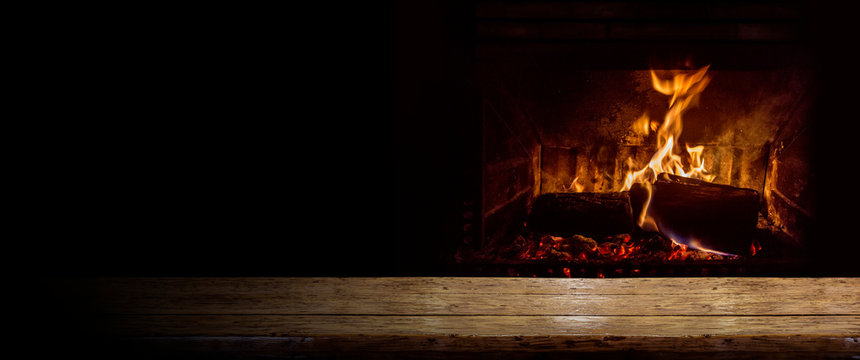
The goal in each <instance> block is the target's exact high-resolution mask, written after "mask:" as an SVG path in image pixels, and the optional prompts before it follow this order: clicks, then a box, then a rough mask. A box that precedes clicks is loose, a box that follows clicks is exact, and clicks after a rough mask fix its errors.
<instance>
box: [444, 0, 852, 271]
mask: <svg viewBox="0 0 860 360" xmlns="http://www.w3.org/2000/svg"><path fill="white" fill-rule="evenodd" d="M806 9H807V8H806V4H801V3H794V2H762V3H746V2H715V3H711V2H705V3H698V2H697V3H695V4H693V3H672V2H668V3H655V4H647V3H646V4H636V3H626V2H625V3H620V2H608V3H607V2H538V3H532V2H499V1H488V2H478V3H477V4H476V5H475V8H474V19H475V21H474V34H475V43H474V50H475V58H474V69H475V70H474V76H473V85H474V86H475V88H476V89H477V90H476V91H477V92H478V93H479V96H477V98H479V100H478V101H479V102H480V120H479V121H480V124H481V126H480V132H479V136H480V144H481V145H480V150H479V151H480V154H481V155H480V161H479V163H480V165H474V168H476V169H479V170H476V171H474V173H472V175H471V177H468V176H467V177H466V181H471V184H474V185H473V186H472V189H474V191H472V192H467V193H466V194H467V195H466V196H464V199H462V209H461V210H462V219H461V224H462V232H460V233H459V234H458V235H457V236H454V237H453V238H454V239H453V240H452V241H453V242H454V244H455V245H454V246H452V247H451V248H452V249H453V250H452V251H451V253H452V255H451V256H450V264H451V269H453V270H452V271H453V272H454V273H456V274H470V275H493V276H500V275H501V276H530V277H534V276H537V277H543V276H553V277H556V276H562V277H576V276H580V277H610V276H775V275H779V276H790V275H814V274H827V273H828V272H827V271H834V272H840V273H842V274H844V273H845V272H846V271H847V272H848V273H852V270H849V269H850V268H851V267H850V265H848V264H841V265H839V266H832V267H827V266H825V264H824V263H826V262H827V261H824V260H822V258H821V257H820V254H819V252H817V250H813V248H816V247H821V246H822V242H823V241H824V240H822V239H820V238H819V237H820V236H821V233H819V232H816V231H817V230H818V229H819V228H820V227H821V226H820V223H819V222H818V219H819V217H820V214H819V213H820V210H819V207H820V206H821V202H820V201H818V200H819V197H820V194H823V193H824V192H823V191H828V190H822V189H821V185H820V184H821V183H820V181H819V179H818V172H817V171H816V170H817V169H819V168H820V167H821V166H822V163H820V162H818V159H820V155H821V154H820V153H817V152H816V151H815V150H816V148H817V146H818V145H819V144H820V143H821V141H822V140H821V137H820V136H819V135H820V132H819V131H818V129H820V127H818V126H817V125H818V124H819V123H820V122H821V121H822V120H821V119H818V118H817V116H820V115H821V114H822V112H821V111H820V109H821V107H822V106H824V105H823V103H822V102H821V99H822V98H824V97H827V96H828V95H827V94H829V92H830V90H828V89H825V85H823V84H824V82H822V81H821V80H820V78H821V76H822V66H823V65H822V64H823V62H825V61H826V60H825V59H824V58H823V55H822V54H821V52H820V51H818V50H819V47H818V46H817V45H815V40H816V39H815V36H816V35H815V34H817V33H815V32H814V31H812V30H811V29H810V28H811V27H813V26H815V25H816V24H815V23H814V22H813V21H812V20H810V19H809V18H808V17H807V15H806V14H805V11H806ZM825 72H826V71H825ZM467 174H468V171H467ZM828 193H829V191H828ZM826 241H827V242H829V243H830V244H832V245H833V246H836V247H837V248H838V247H839V245H838V244H839V243H840V242H841V243H848V242H850V240H848V238H846V237H843V238H837V239H833V238H829V239H827V240H826ZM831 265H832V264H831ZM823 269H829V270H823Z"/></svg>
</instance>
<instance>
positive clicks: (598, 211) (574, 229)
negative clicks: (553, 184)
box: [527, 192, 633, 238]
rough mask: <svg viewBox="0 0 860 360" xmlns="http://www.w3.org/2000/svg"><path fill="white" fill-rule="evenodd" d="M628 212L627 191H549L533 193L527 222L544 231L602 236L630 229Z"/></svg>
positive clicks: (631, 226)
mask: <svg viewBox="0 0 860 360" xmlns="http://www.w3.org/2000/svg"><path fill="white" fill-rule="evenodd" d="M632 214H633V212H632V208H631V206H630V197H629V195H628V193H627V192H616V193H552V194H544V195H540V196H538V197H537V199H536V200H535V202H534V205H533V207H532V211H531V213H530V214H529V217H528V221H527V224H528V226H529V228H531V229H532V230H534V231H537V232H541V233H546V234H553V235H559V236H571V235H575V234H578V235H585V236H588V237H593V238H602V237H605V236H609V235H615V234H621V233H630V232H631V230H632V229H633V217H632Z"/></svg>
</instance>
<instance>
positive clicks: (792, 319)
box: [106, 315, 860, 337]
mask: <svg viewBox="0 0 860 360" xmlns="http://www.w3.org/2000/svg"><path fill="white" fill-rule="evenodd" d="M106 326H108V329H109V330H110V331H111V332H112V333H116V334H121V335H125V336H335V335H344V336H347V335H349V336H354V335H379V336H382V335H392V336H394V335H398V336H407V335H428V336H449V335H456V336H543V335H571V336H659V337H685V336H716V335H719V336H752V335H756V336H772V335H790V336H803V335H810V334H814V336H828V337H840V336H842V337H845V336H844V335H846V334H857V335H858V336H860V316H853V315H852V316H512V315H490V316H367V315H363V316H351V315H350V316H337V315H117V316H114V317H112V318H111V319H110V320H109V321H108V323H107V324H106ZM848 337H853V336H848Z"/></svg>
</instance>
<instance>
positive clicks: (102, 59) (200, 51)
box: [10, 1, 480, 275]
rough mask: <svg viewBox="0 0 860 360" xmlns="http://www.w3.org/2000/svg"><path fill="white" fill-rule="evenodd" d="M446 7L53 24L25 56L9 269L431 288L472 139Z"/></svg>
mask: <svg viewBox="0 0 860 360" xmlns="http://www.w3.org/2000/svg"><path fill="white" fill-rule="evenodd" d="M454 3H455V2H451V3H447V2H404V3H396V4H395V3H391V2H387V1H382V2H370V3H361V4H348V3H347V4H319V5H308V4H303V5H297V4H296V5H293V4H291V5H289V6H288V7H286V8H282V9H241V10H239V9H229V8H225V9H183V10H181V11H179V12H178V13H177V12H172V11H170V12H163V13H162V12H159V13H158V14H153V16H152V17H149V16H143V17H142V18H137V17H135V18H134V19H132V18H130V17H129V18H127V17H123V16H119V17H113V18H111V17H108V16H103V14H102V13H87V14H84V15H86V16H83V17H81V18H78V19H76V20H70V19H69V18H67V17H66V16H64V14H63V12H64V10H63V9H53V10H54V11H52V18H51V19H52V21H46V22H47V23H52V25H51V26H50V27H49V28H47V29H48V30H45V29H34V31H38V33H34V34H35V35H36V36H35V37H34V40H33V41H32V42H29V43H28V44H27V48H28V49H30V50H31V51H28V52H25V53H24V54H23V55H24V56H25V60H24V62H25V63H27V64H26V65H27V66H26V70H25V74H24V75H25V76H26V77H27V78H28V79H27V81H26V82H24V84H23V87H24V89H23V90H22V93H23V94H24V96H23V98H24V100H25V101H26V107H25V111H24V112H23V113H21V114H19V115H18V116H20V121H18V123H19V125H21V128H20V129H19V130H17V132H16V133H15V134H14V137H15V138H16V139H15V141H16V143H17V144H19V146H18V147H16V149H15V150H14V151H13V154H10V155H11V157H12V158H14V159H15V160H19V161H20V165H21V170H20V171H16V174H15V175H16V176H20V178H21V180H22V181H21V190H20V195H22V199H23V201H22V204H21V205H20V208H19V209H16V213H17V214H16V215H18V216H20V218H21V224H22V225H24V226H23V229H24V231H23V232H21V233H19V234H18V235H15V237H14V238H13V239H10V240H11V241H12V242H13V243H14V250H15V253H18V254H22V255H23V256H25V257H26V258H27V259H28V260H27V261H23V263H24V264H23V266H25V267H26V268H28V269H30V271H32V272H35V273H39V274H50V275H381V274H409V273H417V272H426V271H433V270H432V265H431V264H435V263H437V259H438V256H439V253H440V248H439V246H440V244H441V241H440V239H442V238H443V237H444V236H445V234H446V232H447V231H450V229H449V228H448V227H446V226H447V225H446V224H447V223H448V222H449V221H448V220H449V219H448V217H451V216H459V215H458V214H455V215H452V214H454V213H452V212H451V211H449V210H450V209H451V208H452V207H456V206H457V203H458V202H461V201H462V200H457V199H461V198H462V197H461V194H460V193H459V192H460V188H459V187H460V184H461V175H460V173H461V172H462V170H461V169H462V161H463V159H462V157H461V151H460V150H461V149H460V146H461V142H462V141H463V140H464V138H463V134H462V133H460V132H459V131H458V130H457V128H458V127H459V125H458V124H459V123H460V122H463V121H464V119H466V120H468V121H472V122H475V123H476V124H479V121H480V119H479V118H478V117H477V115H476V114H475V113H474V110H469V109H466V111H464V109H463V108H464V107H466V106H470V105H469V104H464V101H459V100H457V98H458V97H462V96H463V95H462V94H457V93H456V92H458V91H459V92H460V93H463V92H467V91H468V90H467V89H466V88H465V87H466V83H465V75H464V74H465V72H466V71H467V69H466V66H467V65H466V64H465V62H466V61H468V59H463V58H462V57H463V56H467V54H469V51H468V48H466V47H463V46H462V45H461V44H462V43H467V42H468V41H469V40H470V38H469V36H468V34H467V33H466V34H465V35H464V33H463V32H466V31H470V30H471V29H470V27H469V23H468V17H465V18H463V17H462V15H463V14H465V15H466V16H470V15H471V11H472V10H471V8H470V4H469V3H468V2H462V3H457V4H456V5H455V4H454ZM75 10H76V11H80V10H81V9H75ZM102 10H103V9H102ZM84 12H86V11H84ZM53 20H57V21H61V22H60V23H61V24H63V25H57V24H59V23H53ZM34 28H38V26H34ZM452 89H455V90H454V91H452ZM469 111H472V113H469ZM467 113H468V114H469V115H468V116H464V115H463V114H467ZM452 129H453V130H452ZM471 140H479V138H477V139H470V141H471ZM455 211H456V210H455ZM427 269H431V270H427Z"/></svg>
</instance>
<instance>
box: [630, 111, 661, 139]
mask: <svg viewBox="0 0 860 360" xmlns="http://www.w3.org/2000/svg"><path fill="white" fill-rule="evenodd" d="M650 125H651V119H650V118H648V113H644V114H642V116H640V117H639V118H638V119H636V121H634V122H633V131H634V132H635V133H637V134H639V135H643V136H644V135H648V133H650V132H651V130H652V129H651V126H650ZM653 129H655V130H656V129H657V127H656V126H655V127H654V128H653Z"/></svg>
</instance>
